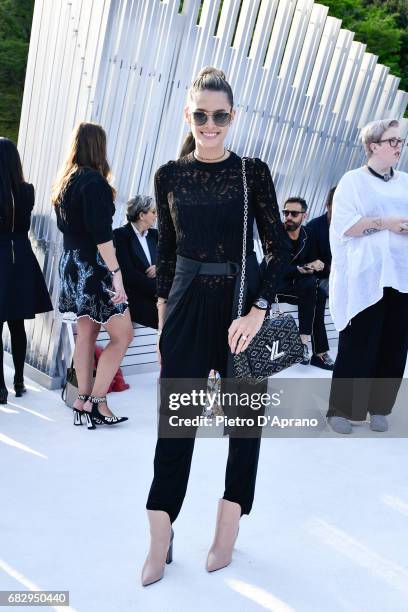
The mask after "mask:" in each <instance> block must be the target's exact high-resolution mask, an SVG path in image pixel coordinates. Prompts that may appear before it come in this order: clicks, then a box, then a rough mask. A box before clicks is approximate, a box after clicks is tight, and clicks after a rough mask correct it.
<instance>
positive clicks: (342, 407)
mask: <svg viewBox="0 0 408 612" xmlns="http://www.w3.org/2000/svg"><path fill="white" fill-rule="evenodd" d="M407 351H408V293H401V292H399V291H396V290H395V289H392V288H391V287H386V288H385V289H384V294H383V297H382V298H381V300H380V301H379V302H377V303H376V304H374V305H373V306H369V307H368V308H366V309H365V310H363V311H362V312H360V313H358V314H357V315H356V316H355V317H353V318H352V319H351V321H350V323H349V324H348V325H347V327H346V328H345V329H343V330H342V331H341V332H340V336H339V349H338V354H337V359H336V362H335V365H334V371H333V381H332V387H331V393H330V407H329V410H328V412H327V416H328V417H330V416H341V417H345V418H347V419H350V420H353V421H364V420H365V419H366V417H367V412H369V413H370V414H382V415H386V414H390V413H391V410H392V408H393V406H394V404H395V400H396V398H397V394H398V391H399V388H400V386H401V380H402V378H403V376H404V370H405V365H406V361H407Z"/></svg>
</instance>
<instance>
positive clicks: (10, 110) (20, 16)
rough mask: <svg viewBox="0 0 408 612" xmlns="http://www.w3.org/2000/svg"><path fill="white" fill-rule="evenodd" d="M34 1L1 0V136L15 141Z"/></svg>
mask: <svg viewBox="0 0 408 612" xmlns="http://www.w3.org/2000/svg"><path fill="white" fill-rule="evenodd" d="M33 9H34V0H0V136H7V137H8V138H11V140H13V141H14V142H17V136H18V125H19V122H20V113H21V101H22V98H23V90H24V78H25V70H26V64H27V54H28V46H29V42H30V31H31V21H32V15H33Z"/></svg>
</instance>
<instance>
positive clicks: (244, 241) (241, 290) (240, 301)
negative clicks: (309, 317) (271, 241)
mask: <svg viewBox="0 0 408 612" xmlns="http://www.w3.org/2000/svg"><path fill="white" fill-rule="evenodd" d="M245 162H246V159H245V157H243V158H242V182H243V185H244V230H243V238H242V266H241V282H240V286H239V298H238V318H239V317H240V316H241V315H242V307H243V301H244V287H245V273H246V245H247V233H248V185H247V177H246V168H245Z"/></svg>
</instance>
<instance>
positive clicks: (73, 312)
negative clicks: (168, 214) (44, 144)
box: [53, 123, 133, 429]
mask: <svg viewBox="0 0 408 612" xmlns="http://www.w3.org/2000/svg"><path fill="white" fill-rule="evenodd" d="M109 178H110V168H109V165H108V162H107V159H106V135H105V132H104V130H103V129H102V127H101V126H100V125H96V124H93V123H80V124H79V126H78V127H77V129H76V130H75V132H74V134H73V138H72V143H71V147H70V151H69V154H68V157H67V159H66V161H65V164H64V165H63V167H62V169H61V171H60V174H59V176H58V178H57V180H56V182H55V183H54V186H53V202H54V205H55V212H56V214H57V223H58V228H59V229H60V230H61V232H62V233H63V234H64V251H63V253H62V256H61V260H60V268H59V271H60V281H61V288H60V297H59V311H60V312H62V313H64V314H65V315H66V316H70V317H71V318H73V319H74V320H76V321H77V338H76V343H75V352H74V365H75V370H76V374H77V378H78V386H79V394H78V398H77V400H76V401H75V403H74V425H81V424H82V420H81V417H82V416H83V415H85V417H86V421H87V425H88V429H95V426H96V425H101V424H106V425H115V424H117V423H121V422H122V421H126V420H127V418H126V417H116V416H115V415H113V414H112V412H111V411H110V409H109V408H108V406H107V403H106V393H107V391H108V388H109V385H110V383H111V382H112V379H113V377H114V375H115V373H116V371H117V369H118V367H119V365H120V363H121V361H122V359H123V356H124V354H125V353H126V349H127V347H128V346H129V344H130V342H131V340H132V338H133V328H132V323H131V320H130V316H129V309H128V306H127V302H126V300H127V296H126V293H125V290H124V288H123V282H122V274H121V271H120V267H119V264H118V261H117V259H116V253H115V248H114V246H113V240H112V217H113V214H114V212H115V206H114V203H113V197H114V194H115V191H114V189H113V188H112V187H111V186H110V184H109V182H108V180H109ZM101 325H103V326H104V328H105V329H106V331H107V332H108V334H109V337H110V342H109V344H108V345H107V346H106V348H105V349H104V351H103V353H102V355H101V357H100V358H99V361H98V367H97V371H96V378H95V381H94V384H93V386H92V370H93V360H94V347H95V342H96V338H97V336H98V333H99V331H100V328H101Z"/></svg>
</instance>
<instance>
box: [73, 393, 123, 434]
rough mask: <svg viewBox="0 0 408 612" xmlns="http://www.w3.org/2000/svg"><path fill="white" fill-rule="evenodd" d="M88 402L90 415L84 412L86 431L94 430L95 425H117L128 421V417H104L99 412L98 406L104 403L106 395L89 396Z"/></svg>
mask: <svg viewBox="0 0 408 612" xmlns="http://www.w3.org/2000/svg"><path fill="white" fill-rule="evenodd" d="M88 400H89V401H90V402H91V404H92V410H91V412H90V413H89V412H87V411H86V410H84V413H85V414H86V422H87V427H88V429H96V427H95V425H117V424H118V423H123V422H124V421H127V420H128V417H117V416H105V415H104V414H101V413H100V412H99V408H98V404H103V402H106V395H104V396H103V397H102V396H101V397H99V396H97V395H90V396H89V397H88Z"/></svg>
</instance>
